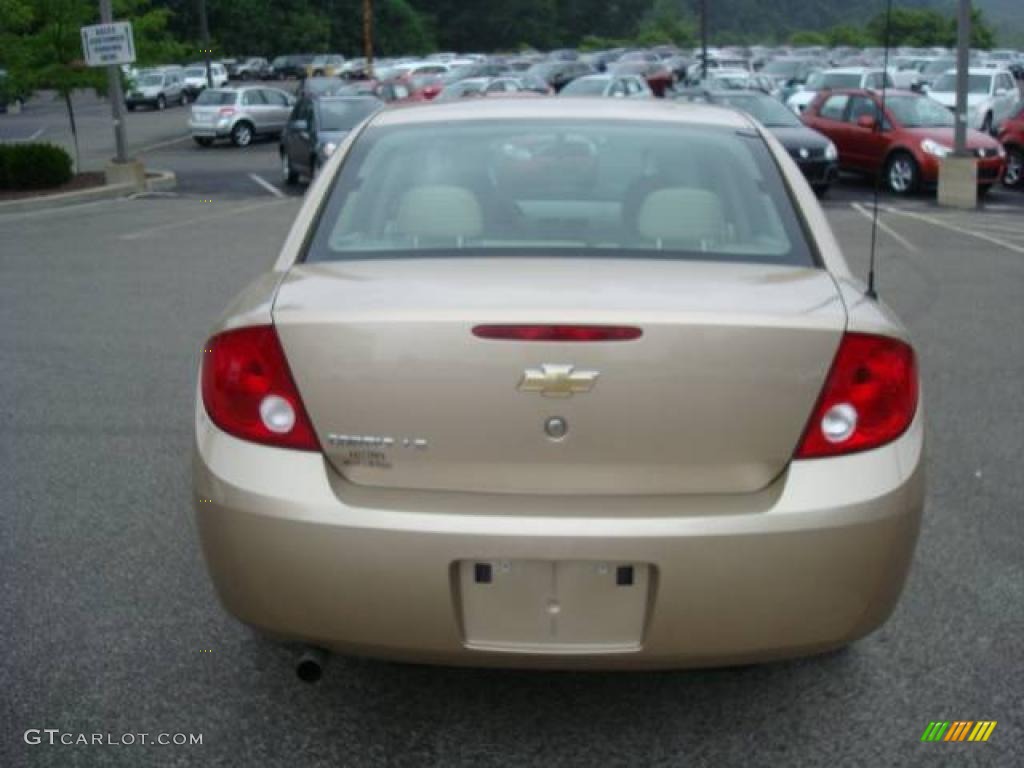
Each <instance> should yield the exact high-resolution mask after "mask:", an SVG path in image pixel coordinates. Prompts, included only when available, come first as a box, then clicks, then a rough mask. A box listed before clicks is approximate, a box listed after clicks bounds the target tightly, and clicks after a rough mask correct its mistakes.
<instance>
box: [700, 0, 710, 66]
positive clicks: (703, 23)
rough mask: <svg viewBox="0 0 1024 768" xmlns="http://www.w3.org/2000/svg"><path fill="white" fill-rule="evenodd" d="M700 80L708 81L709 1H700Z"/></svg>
mask: <svg viewBox="0 0 1024 768" xmlns="http://www.w3.org/2000/svg"><path fill="white" fill-rule="evenodd" d="M700 79H701V80H702V81H703V80H707V79H708V0H700Z"/></svg>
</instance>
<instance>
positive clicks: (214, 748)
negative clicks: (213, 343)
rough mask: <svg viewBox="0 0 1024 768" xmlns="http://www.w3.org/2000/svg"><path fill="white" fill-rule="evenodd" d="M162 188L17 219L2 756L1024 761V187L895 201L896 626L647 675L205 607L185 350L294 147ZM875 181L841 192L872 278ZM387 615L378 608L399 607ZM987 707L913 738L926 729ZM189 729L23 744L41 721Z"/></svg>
mask: <svg viewBox="0 0 1024 768" xmlns="http://www.w3.org/2000/svg"><path fill="white" fill-rule="evenodd" d="M144 154H145V156H146V161H147V163H150V164H152V165H154V166H157V167H171V168H172V169H173V170H176V172H177V173H178V176H179V188H178V190H177V192H176V193H175V196H173V197H165V196H154V197H149V198H146V197H143V198H140V199H134V200H116V201H106V202H102V203H96V204H91V205H86V206H80V207H77V208H68V209H62V210H58V211H51V212H38V213H31V214H12V215H8V216H0V360H2V361H3V363H4V371H3V375H2V376H0V408H2V411H0V424H2V427H0V466H2V467H4V482H2V483H0V510H3V512H2V514H0V576H2V579H3V584H4V585H5V589H4V590H3V592H2V596H0V627H3V637H4V643H3V645H4V651H5V653H4V658H3V661H2V663H0V686H2V690H3V691H4V696H3V702H4V703H3V709H2V710H0V711H2V712H3V716H2V719H0V722H2V723H3V729H2V734H0V766H21V765H47V766H51V765H52V766H72V765H129V766H135V765H142V764H159V765H203V766H237V765H259V766H275V765H281V766H294V765H332V766H336V765H346V766H362V765H382V764H386V765H395V766H405V765H410V766H411V765H472V766H487V765H501V766H519V765H521V766H537V765H558V766H563V765H580V766H584V765H585V766H591V765H598V764H600V765H624V766H625V765H628V766H634V765H645V766H648V765H650V766H680V765H714V766H722V765H741V766H803V765H822V764H828V765H832V766H857V767H858V768H861V767H862V766H882V765H892V766H904V765H928V766H931V765H979V766H980V765H986V766H988V765H993V766H1009V765H1015V764H1019V761H1020V755H1021V754H1024V703H1022V696H1021V692H1022V691H1024V664H1021V659H1022V658H1024V558H1022V557H1021V552H1022V551H1024V515H1022V514H1021V511H1022V509H1024V475H1022V473H1021V472H1020V463H1021V459H1020V453H1021V445H1022V442H1021V436H1020V435H1021V431H1020V425H1021V424H1022V423H1024V400H1022V398H1021V386H1020V381H1021V380H1022V378H1024V334H1021V332H1020V329H1021V328H1024V302H1021V300H1020V296H1021V292H1022V288H1024V195H1011V194H1010V193H1007V192H1005V191H1002V190H1000V191H999V192H998V193H997V194H996V195H994V196H993V198H992V200H991V201H990V203H989V205H988V207H987V208H986V210H983V211H980V212H952V211H948V210H943V209H938V208H937V207H936V206H935V205H934V203H933V201H932V200H931V199H930V198H917V199H913V200H910V201H908V202H904V201H896V200H893V199H891V198H888V197H883V199H882V222H883V224H884V225H885V228H884V230H883V231H882V232H880V234H879V250H878V276H879V292H880V294H881V296H882V297H883V299H884V300H885V301H887V302H889V303H890V304H892V305H893V307H894V308H895V309H896V310H897V312H898V313H899V314H900V315H901V317H902V318H903V319H904V320H905V321H906V323H907V324H908V326H909V328H910V330H911V333H912V335H913V338H914V340H915V344H916V346H917V349H918V352H919V355H920V359H921V365H922V371H923V397H924V403H925V407H926V412H927V416H928V421H929V430H930V431H929V446H928V455H929V462H928V464H929V466H928V471H929V490H928V502H927V508H926V513H925V520H924V525H923V530H922V535H921V540H920V544H919V547H918V550H917V554H916V558H915V563H914V567H913V570H912V573H911V576H910V581H909V584H908V586H907V589H906V592H905V593H904V595H903V598H902V600H901V602H900V604H899V606H898V608H897V610H896V612H895V614H894V616H893V617H892V619H891V620H890V621H889V622H888V623H887V624H886V625H885V626H884V627H883V628H882V629H881V630H879V631H878V632H876V633H874V634H873V635H871V636H869V637H868V638H865V639H864V640H862V641H860V642H858V643H856V644H854V645H853V646H852V647H850V648H849V649H846V650H844V651H841V652H838V653H832V654H828V655H825V656H820V657H815V658H810V659H803V660H798V661H790V662H781V663H776V664H770V665H764V666H754V667H740V668H731V669H719V670H701V671H679V672H657V673H615V674H605V673H542V672H506V671H486V670H471V669H446V668H433V667H425V666H409V665H400V664H388V663H380V662H373V661H366V660H358V659H343V658H334V659H332V661H331V662H330V664H329V666H328V667H327V670H326V676H325V678H324V680H322V681H321V682H320V683H319V684H317V685H316V686H307V685H304V684H302V683H300V682H298V681H297V680H296V678H295V675H294V672H293V661H294V655H293V650H292V649H290V648H288V647H283V646H279V645H276V644H274V643H272V642H270V641H268V640H265V639H263V638H260V637H259V636H257V635H255V634H254V633H252V632H251V631H250V630H248V629H247V628H245V627H243V626H241V625H240V624H238V623H237V622H235V621H234V620H233V619H231V618H229V617H228V616H227V615H226V614H225V613H224V612H223V610H222V609H221V608H220V606H219V605H218V603H217V600H216V597H215V596H214V593H213V591H212V588H211V586H210V584H209V581H208V579H207V576H206V573H205V570H204V566H203V562H202V558H201V555H200V552H199V547H198V542H197V537H196V533H195V527H194V523H193V520H192V515H191V509H190V490H189V488H190V469H189V448H190V434H191V433H190V429H191V419H192V413H193V397H194V386H195V375H196V366H197V363H198V360H199V351H200V349H201V345H202V343H203V341H204V338H205V335H206V333H207V330H208V329H209V327H210V326H211V324H212V323H213V320H214V318H215V317H216V316H217V314H218V313H219V312H220V311H221V310H222V309H223V308H224V306H225V305H226V303H227V301H228V300H229V299H230V298H231V297H232V296H233V295H234V294H235V293H236V292H237V291H238V290H239V289H240V288H241V287H242V286H243V285H244V284H245V283H246V282H247V281H248V280H250V279H251V278H253V277H254V276H255V275H256V274H258V273H259V272H260V271H261V270H263V269H265V268H266V267H267V266H268V265H269V264H270V263H271V262H272V260H273V259H274V257H275V255H276V250H277V248H278V247H279V245H280V244H281V242H282V241H283V239H284V237H285V234H286V230H287V227H288V225H289V223H290V221H291V220H292V218H293V217H294V215H295V213H296V211H297V210H298V207H299V205H300V201H299V200H298V199H297V197H296V196H297V195H300V194H301V189H300V190H297V191H289V192H287V193H284V192H282V194H283V196H278V194H275V193H274V192H272V191H270V190H268V189H267V188H266V187H265V186H264V185H262V184H260V183H258V182H256V181H254V179H253V176H254V175H255V176H258V177H260V178H263V179H264V180H266V181H267V182H268V184H269V185H271V186H273V187H275V188H277V189H280V184H279V180H278V178H277V175H276V168H277V165H276V147H275V145H274V144H273V142H267V143H262V144H259V145H256V146H253V147H250V148H248V149H246V150H244V151H239V150H234V149H230V148H224V149H212V150H202V149H199V148H197V147H193V146H192V144H191V142H187V141H186V142H179V143H175V144H172V145H168V146H164V147H162V148H159V149H156V150H153V151H151V152H149V153H144ZM871 191H872V188H871V186H870V185H869V184H862V183H857V182H853V183H849V184H843V185H841V186H840V187H838V188H836V190H835V191H834V193H833V194H830V196H829V197H828V198H827V199H826V203H825V207H826V211H827V213H828V216H829V218H830V220H831V222H832V224H833V227H834V228H835V231H836V234H837V236H838V237H839V240H840V242H841V243H842V245H843V247H844V250H845V253H846V255H847V258H848V259H849V261H850V262H851V265H852V267H853V268H854V270H855V271H856V272H857V273H858V274H862V275H863V274H865V273H866V268H867V257H868V243H869V239H870V238H869V235H870V226H871V225H870V221H869V218H868V215H869V208H868V207H867V206H868V204H869V203H870V198H871ZM392 609H395V607H393V606H381V610H392ZM938 719H942V720H957V719H965V720H982V719H987V720H996V721H998V723H999V725H998V726H997V728H996V729H995V731H994V732H993V735H992V737H991V739H990V741H989V742H988V743H985V744H971V743H963V744H948V743H946V744H943V743H939V744H922V743H921V742H920V737H921V734H922V732H923V731H924V729H925V727H926V726H927V725H928V723H929V721H931V720H938ZM34 728H38V729H44V728H58V729H60V730H61V731H62V732H66V733H72V734H78V733H86V734H93V733H101V734H112V735H113V736H114V738H115V739H117V738H119V737H120V735H121V734H125V733H132V734H138V733H149V734H151V735H153V736H154V737H155V735H156V734H158V733H177V732H184V733H190V734H198V733H201V734H202V735H203V743H202V745H194V746H140V745H134V746H100V745H93V746H60V745H54V746H50V745H48V744H45V743H44V744H40V745H28V744H26V743H25V741H24V738H23V734H24V732H25V731H26V730H27V729H34Z"/></svg>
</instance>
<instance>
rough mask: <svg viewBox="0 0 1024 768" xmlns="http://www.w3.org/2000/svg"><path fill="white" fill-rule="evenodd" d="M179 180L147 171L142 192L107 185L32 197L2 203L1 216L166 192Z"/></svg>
mask: <svg viewBox="0 0 1024 768" xmlns="http://www.w3.org/2000/svg"><path fill="white" fill-rule="evenodd" d="M177 184H178V179H177V177H176V176H175V175H174V172H173V171H162V170H161V171H158V170H149V171H146V187H145V189H144V190H140V189H139V188H138V186H136V185H135V184H106V185H104V186H102V187H93V188H91V189H82V190H79V191H76V192H64V193H62V194H59V195H45V196H42V197H31V198H26V199H24V200H10V201H8V202H6V203H0V215H3V214H5V213H25V212H27V211H42V210H46V209H48V208H65V207H67V206H70V205H79V204H81V203H94V202H97V201H100V200H114V199H116V198H119V197H129V196H131V195H134V194H137V193H139V192H166V191H168V190H172V189H174V188H175V186H177Z"/></svg>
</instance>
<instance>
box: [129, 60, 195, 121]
mask: <svg viewBox="0 0 1024 768" xmlns="http://www.w3.org/2000/svg"><path fill="white" fill-rule="evenodd" d="M190 100H191V99H190V98H189V93H188V91H187V90H186V89H185V78H184V75H183V72H179V71H159V70H143V71H141V72H140V73H139V74H138V75H137V76H136V77H135V79H134V80H132V82H131V85H130V86H129V88H128V91H127V93H125V97H124V101H125V106H126V107H128V110H129V111H134V110H135V109H136V108H137V107H152V108H153V109H166V108H167V106H168V105H169V104H178V105H179V106H184V105H185V104H188V103H189V101H190Z"/></svg>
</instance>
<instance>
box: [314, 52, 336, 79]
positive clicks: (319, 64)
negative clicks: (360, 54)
mask: <svg viewBox="0 0 1024 768" xmlns="http://www.w3.org/2000/svg"><path fill="white" fill-rule="evenodd" d="M344 65H345V57H344V56H342V55H341V54H340V53H328V54H321V55H319V56H314V57H313V59H312V60H311V61H310V62H309V63H308V64H307V65H306V76H307V77H337V76H338V75H340V74H341V68H342V67H343V66H344Z"/></svg>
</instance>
